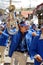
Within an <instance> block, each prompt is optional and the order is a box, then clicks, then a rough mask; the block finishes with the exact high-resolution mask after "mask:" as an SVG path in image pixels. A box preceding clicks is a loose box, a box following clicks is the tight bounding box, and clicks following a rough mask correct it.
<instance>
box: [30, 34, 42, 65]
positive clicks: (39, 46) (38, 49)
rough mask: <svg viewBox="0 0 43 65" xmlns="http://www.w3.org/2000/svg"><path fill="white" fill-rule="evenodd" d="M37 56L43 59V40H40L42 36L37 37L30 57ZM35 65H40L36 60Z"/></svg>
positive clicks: (31, 48)
mask: <svg viewBox="0 0 43 65" xmlns="http://www.w3.org/2000/svg"><path fill="white" fill-rule="evenodd" d="M36 54H39V55H40V56H41V57H42V59H43V39H40V35H39V36H36V37H35V38H34V40H33V42H32V43H31V46H30V56H31V58H33V57H34V56H35V55H36ZM34 65H40V62H38V61H37V60H36V59H35V61H34Z"/></svg>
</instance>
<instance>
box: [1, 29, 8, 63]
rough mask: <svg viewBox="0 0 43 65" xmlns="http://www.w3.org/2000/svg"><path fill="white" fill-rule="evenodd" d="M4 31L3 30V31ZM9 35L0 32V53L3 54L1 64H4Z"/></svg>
mask: <svg viewBox="0 0 43 65" xmlns="http://www.w3.org/2000/svg"><path fill="white" fill-rule="evenodd" d="M2 30H3V29H2ZM7 40H8V35H7V34H6V33H4V32H3V31H1V30H0V52H1V57H2V58H1V63H3V62H4V50H5V48H6V45H7Z"/></svg>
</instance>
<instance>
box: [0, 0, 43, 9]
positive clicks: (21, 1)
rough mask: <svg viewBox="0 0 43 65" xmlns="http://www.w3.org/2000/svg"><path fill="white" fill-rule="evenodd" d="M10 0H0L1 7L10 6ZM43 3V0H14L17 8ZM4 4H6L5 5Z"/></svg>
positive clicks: (13, 2)
mask: <svg viewBox="0 0 43 65" xmlns="http://www.w3.org/2000/svg"><path fill="white" fill-rule="evenodd" d="M9 1H10V0H0V8H3V9H5V8H7V7H8V6H9ZM41 3H43V0H40V1H39V0H12V4H13V5H15V7H16V8H18V9H19V8H21V7H22V8H29V7H31V8H32V7H36V6H37V5H39V4H41ZM3 5H4V6H3Z"/></svg>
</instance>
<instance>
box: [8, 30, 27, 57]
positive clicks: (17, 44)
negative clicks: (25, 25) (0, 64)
mask: <svg viewBox="0 0 43 65" xmlns="http://www.w3.org/2000/svg"><path fill="white" fill-rule="evenodd" d="M25 35H26V33H25V34H24V37H25ZM22 37H23V35H22V33H21V32H20V31H18V33H16V34H15V35H13V36H12V37H11V38H12V39H11V45H10V49H9V56H10V57H11V56H12V54H13V52H14V51H20V52H21V51H25V50H26V45H27V44H26V45H25V43H26V42H24V40H23V41H22ZM24 39H25V38H24Z"/></svg>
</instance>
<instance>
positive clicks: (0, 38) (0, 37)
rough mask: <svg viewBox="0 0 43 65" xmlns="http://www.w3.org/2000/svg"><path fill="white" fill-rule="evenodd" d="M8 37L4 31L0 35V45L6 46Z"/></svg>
mask: <svg viewBox="0 0 43 65" xmlns="http://www.w3.org/2000/svg"><path fill="white" fill-rule="evenodd" d="M8 37H9V36H8V35H7V34H6V33H4V32H3V33H2V34H1V35H0V46H6V45H7V40H8Z"/></svg>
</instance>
